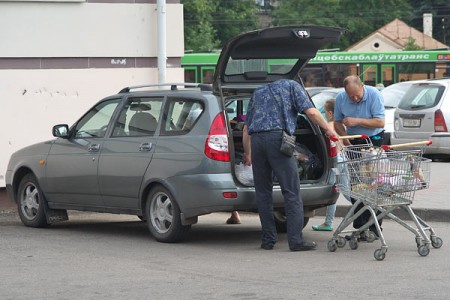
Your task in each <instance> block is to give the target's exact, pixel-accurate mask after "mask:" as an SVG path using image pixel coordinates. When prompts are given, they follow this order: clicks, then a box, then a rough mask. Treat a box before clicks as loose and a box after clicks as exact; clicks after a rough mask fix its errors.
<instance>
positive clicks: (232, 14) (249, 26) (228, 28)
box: [213, 0, 258, 48]
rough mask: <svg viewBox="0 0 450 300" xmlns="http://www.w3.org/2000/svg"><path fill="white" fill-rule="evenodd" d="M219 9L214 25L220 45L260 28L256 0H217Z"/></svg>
mask: <svg viewBox="0 0 450 300" xmlns="http://www.w3.org/2000/svg"><path fill="white" fill-rule="evenodd" d="M215 1H217V6H216V7H217V10H216V13H215V15H214V21H213V25H214V28H215V29H216V31H217V36H216V37H217V40H219V41H220V47H221V48H222V46H223V45H224V44H225V42H226V41H227V40H229V39H230V38H232V37H234V36H236V35H239V34H241V33H243V32H246V31H249V30H254V29H257V28H258V16H257V14H256V12H257V9H258V7H257V5H256V2H255V0H215Z"/></svg>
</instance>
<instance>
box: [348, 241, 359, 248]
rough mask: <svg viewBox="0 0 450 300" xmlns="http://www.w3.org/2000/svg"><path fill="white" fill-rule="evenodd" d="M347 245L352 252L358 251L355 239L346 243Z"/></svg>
mask: <svg viewBox="0 0 450 300" xmlns="http://www.w3.org/2000/svg"><path fill="white" fill-rule="evenodd" d="M348 245H349V246H350V249H352V250H356V249H358V242H357V241H356V239H351V240H350V242H348Z"/></svg>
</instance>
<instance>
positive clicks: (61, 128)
mask: <svg viewBox="0 0 450 300" xmlns="http://www.w3.org/2000/svg"><path fill="white" fill-rule="evenodd" d="M52 133H53V136H55V137H59V138H63V139H67V138H69V126H68V125H66V124H59V125H55V126H53V130H52Z"/></svg>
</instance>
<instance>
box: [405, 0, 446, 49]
mask: <svg viewBox="0 0 450 300" xmlns="http://www.w3.org/2000/svg"><path fill="white" fill-rule="evenodd" d="M409 3H410V5H411V6H412V7H413V8H414V9H413V11H412V15H411V16H410V18H409V19H408V24H409V25H411V26H413V27H414V28H416V29H417V30H419V31H423V14H425V13H431V14H432V15H433V38H435V39H436V40H438V41H440V42H442V43H444V44H449V41H450V30H449V28H450V2H449V1H448V0H425V1H424V0H409Z"/></svg>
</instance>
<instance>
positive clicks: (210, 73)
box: [200, 66, 216, 83]
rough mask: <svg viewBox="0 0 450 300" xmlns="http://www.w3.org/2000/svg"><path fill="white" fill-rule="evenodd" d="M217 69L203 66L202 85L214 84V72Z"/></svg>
mask: <svg viewBox="0 0 450 300" xmlns="http://www.w3.org/2000/svg"><path fill="white" fill-rule="evenodd" d="M215 69H216V67H214V66H202V68H201V70H202V72H201V79H200V82H202V83H212V82H213V80H214V71H215Z"/></svg>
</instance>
